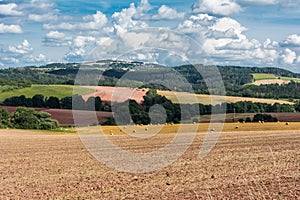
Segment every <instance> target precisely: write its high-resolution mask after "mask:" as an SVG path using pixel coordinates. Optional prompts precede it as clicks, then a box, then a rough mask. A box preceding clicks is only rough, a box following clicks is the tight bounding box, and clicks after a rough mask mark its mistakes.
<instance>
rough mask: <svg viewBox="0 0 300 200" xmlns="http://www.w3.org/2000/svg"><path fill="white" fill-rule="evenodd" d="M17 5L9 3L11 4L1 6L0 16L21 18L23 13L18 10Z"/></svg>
mask: <svg viewBox="0 0 300 200" xmlns="http://www.w3.org/2000/svg"><path fill="white" fill-rule="evenodd" d="M16 8H17V4H15V3H9V4H0V15H13V16H19V15H22V12H20V11H18V10H16Z"/></svg>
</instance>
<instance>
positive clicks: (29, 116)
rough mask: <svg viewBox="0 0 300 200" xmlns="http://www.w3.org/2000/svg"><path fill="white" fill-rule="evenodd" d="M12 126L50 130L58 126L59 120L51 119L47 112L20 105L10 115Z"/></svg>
mask: <svg viewBox="0 0 300 200" xmlns="http://www.w3.org/2000/svg"><path fill="white" fill-rule="evenodd" d="M10 126H11V127H12V128H20V129H42V130H50V129H55V128H58V127H59V125H58V122H57V121H55V120H52V119H51V115H50V114H49V113H46V112H38V111H35V110H33V109H26V108H24V107H19V108H17V110H16V111H15V112H13V113H11V115H10Z"/></svg>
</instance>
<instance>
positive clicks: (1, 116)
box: [0, 109, 9, 128]
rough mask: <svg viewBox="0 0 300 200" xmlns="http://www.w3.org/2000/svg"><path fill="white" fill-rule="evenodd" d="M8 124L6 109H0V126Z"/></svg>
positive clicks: (3, 126)
mask: <svg viewBox="0 0 300 200" xmlns="http://www.w3.org/2000/svg"><path fill="white" fill-rule="evenodd" d="M8 125H9V113H8V111H7V109H0V128H5V127H7V126H8Z"/></svg>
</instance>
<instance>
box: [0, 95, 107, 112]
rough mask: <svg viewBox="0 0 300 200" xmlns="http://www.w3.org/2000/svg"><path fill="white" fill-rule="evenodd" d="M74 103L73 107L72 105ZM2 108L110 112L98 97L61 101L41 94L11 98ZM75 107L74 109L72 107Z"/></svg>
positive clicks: (77, 97) (64, 98) (79, 97)
mask: <svg viewBox="0 0 300 200" xmlns="http://www.w3.org/2000/svg"><path fill="white" fill-rule="evenodd" d="M73 103H74V105H73ZM1 105H3V106H16V107H17V106H24V107H33V108H52V109H73V108H74V109H79V110H95V111H107V112H110V111H111V106H110V105H109V104H108V103H104V102H102V100H101V98H100V97H89V98H88V100H87V101H84V99H83V98H82V96H80V95H72V96H68V97H63V98H61V99H59V98H57V97H54V96H50V97H49V98H48V97H44V95H42V94H36V95H34V96H33V97H31V98H30V97H29V98H26V97H25V96H24V95H20V96H13V97H10V98H7V99H5V100H4V101H3V102H2V104H1ZM74 106H75V107H74Z"/></svg>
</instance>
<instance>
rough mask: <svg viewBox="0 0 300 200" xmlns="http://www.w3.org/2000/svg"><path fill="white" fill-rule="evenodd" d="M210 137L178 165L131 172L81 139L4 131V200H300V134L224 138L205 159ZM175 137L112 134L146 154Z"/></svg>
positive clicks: (0, 170)
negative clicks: (202, 152) (202, 150)
mask: <svg viewBox="0 0 300 200" xmlns="http://www.w3.org/2000/svg"><path fill="white" fill-rule="evenodd" d="M204 136H205V134H202V133H199V134H198V135H197V137H196V139H195V140H194V143H193V144H192V145H191V146H190V147H189V149H188V150H187V152H186V153H185V154H184V155H183V156H182V157H180V158H179V159H178V160H177V161H176V162H175V163H173V164H172V165H170V166H168V167H165V168H163V169H161V170H158V171H155V172H152V173H147V174H130V173H123V172H118V171H115V170H113V169H110V168H107V167H106V166H105V165H104V164H102V163H100V162H98V161H97V160H96V159H95V158H93V157H92V156H91V155H90V154H89V153H88V151H87V150H86V149H85V147H84V146H83V144H82V143H81V141H80V139H79V136H78V135H75V134H50V133H39V132H32V131H21V130H0V151H1V154H0V184H1V188H0V199H299V197H300V190H299V185H300V173H299V171H300V166H299V163H300V150H299V149H300V142H299V141H300V131H299V130H298V131H256V132H238V131H235V132H226V133H222V135H221V137H220V139H219V141H218V143H217V145H216V146H215V148H214V149H213V150H212V151H211V152H210V154H209V155H208V156H207V157H205V158H204V159H202V160H200V159H198V158H197V155H198V153H199V147H200V146H201V143H202V141H203V138H204ZM170 137H173V136H172V135H170V134H159V135H157V136H156V137H155V139H153V140H151V139H150V140H148V141H147V143H145V142H144V141H136V140H131V139H126V140H124V137H123V136H116V135H114V136H109V138H110V139H111V140H113V141H114V142H115V143H120V144H122V146H133V147H136V148H137V149H139V150H141V151H143V149H145V148H146V147H145V146H143V145H140V144H144V145H147V146H148V147H152V148H153V147H155V145H156V142H159V143H160V144H161V143H164V142H165V141H166V142H167V141H169V138H170Z"/></svg>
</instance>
